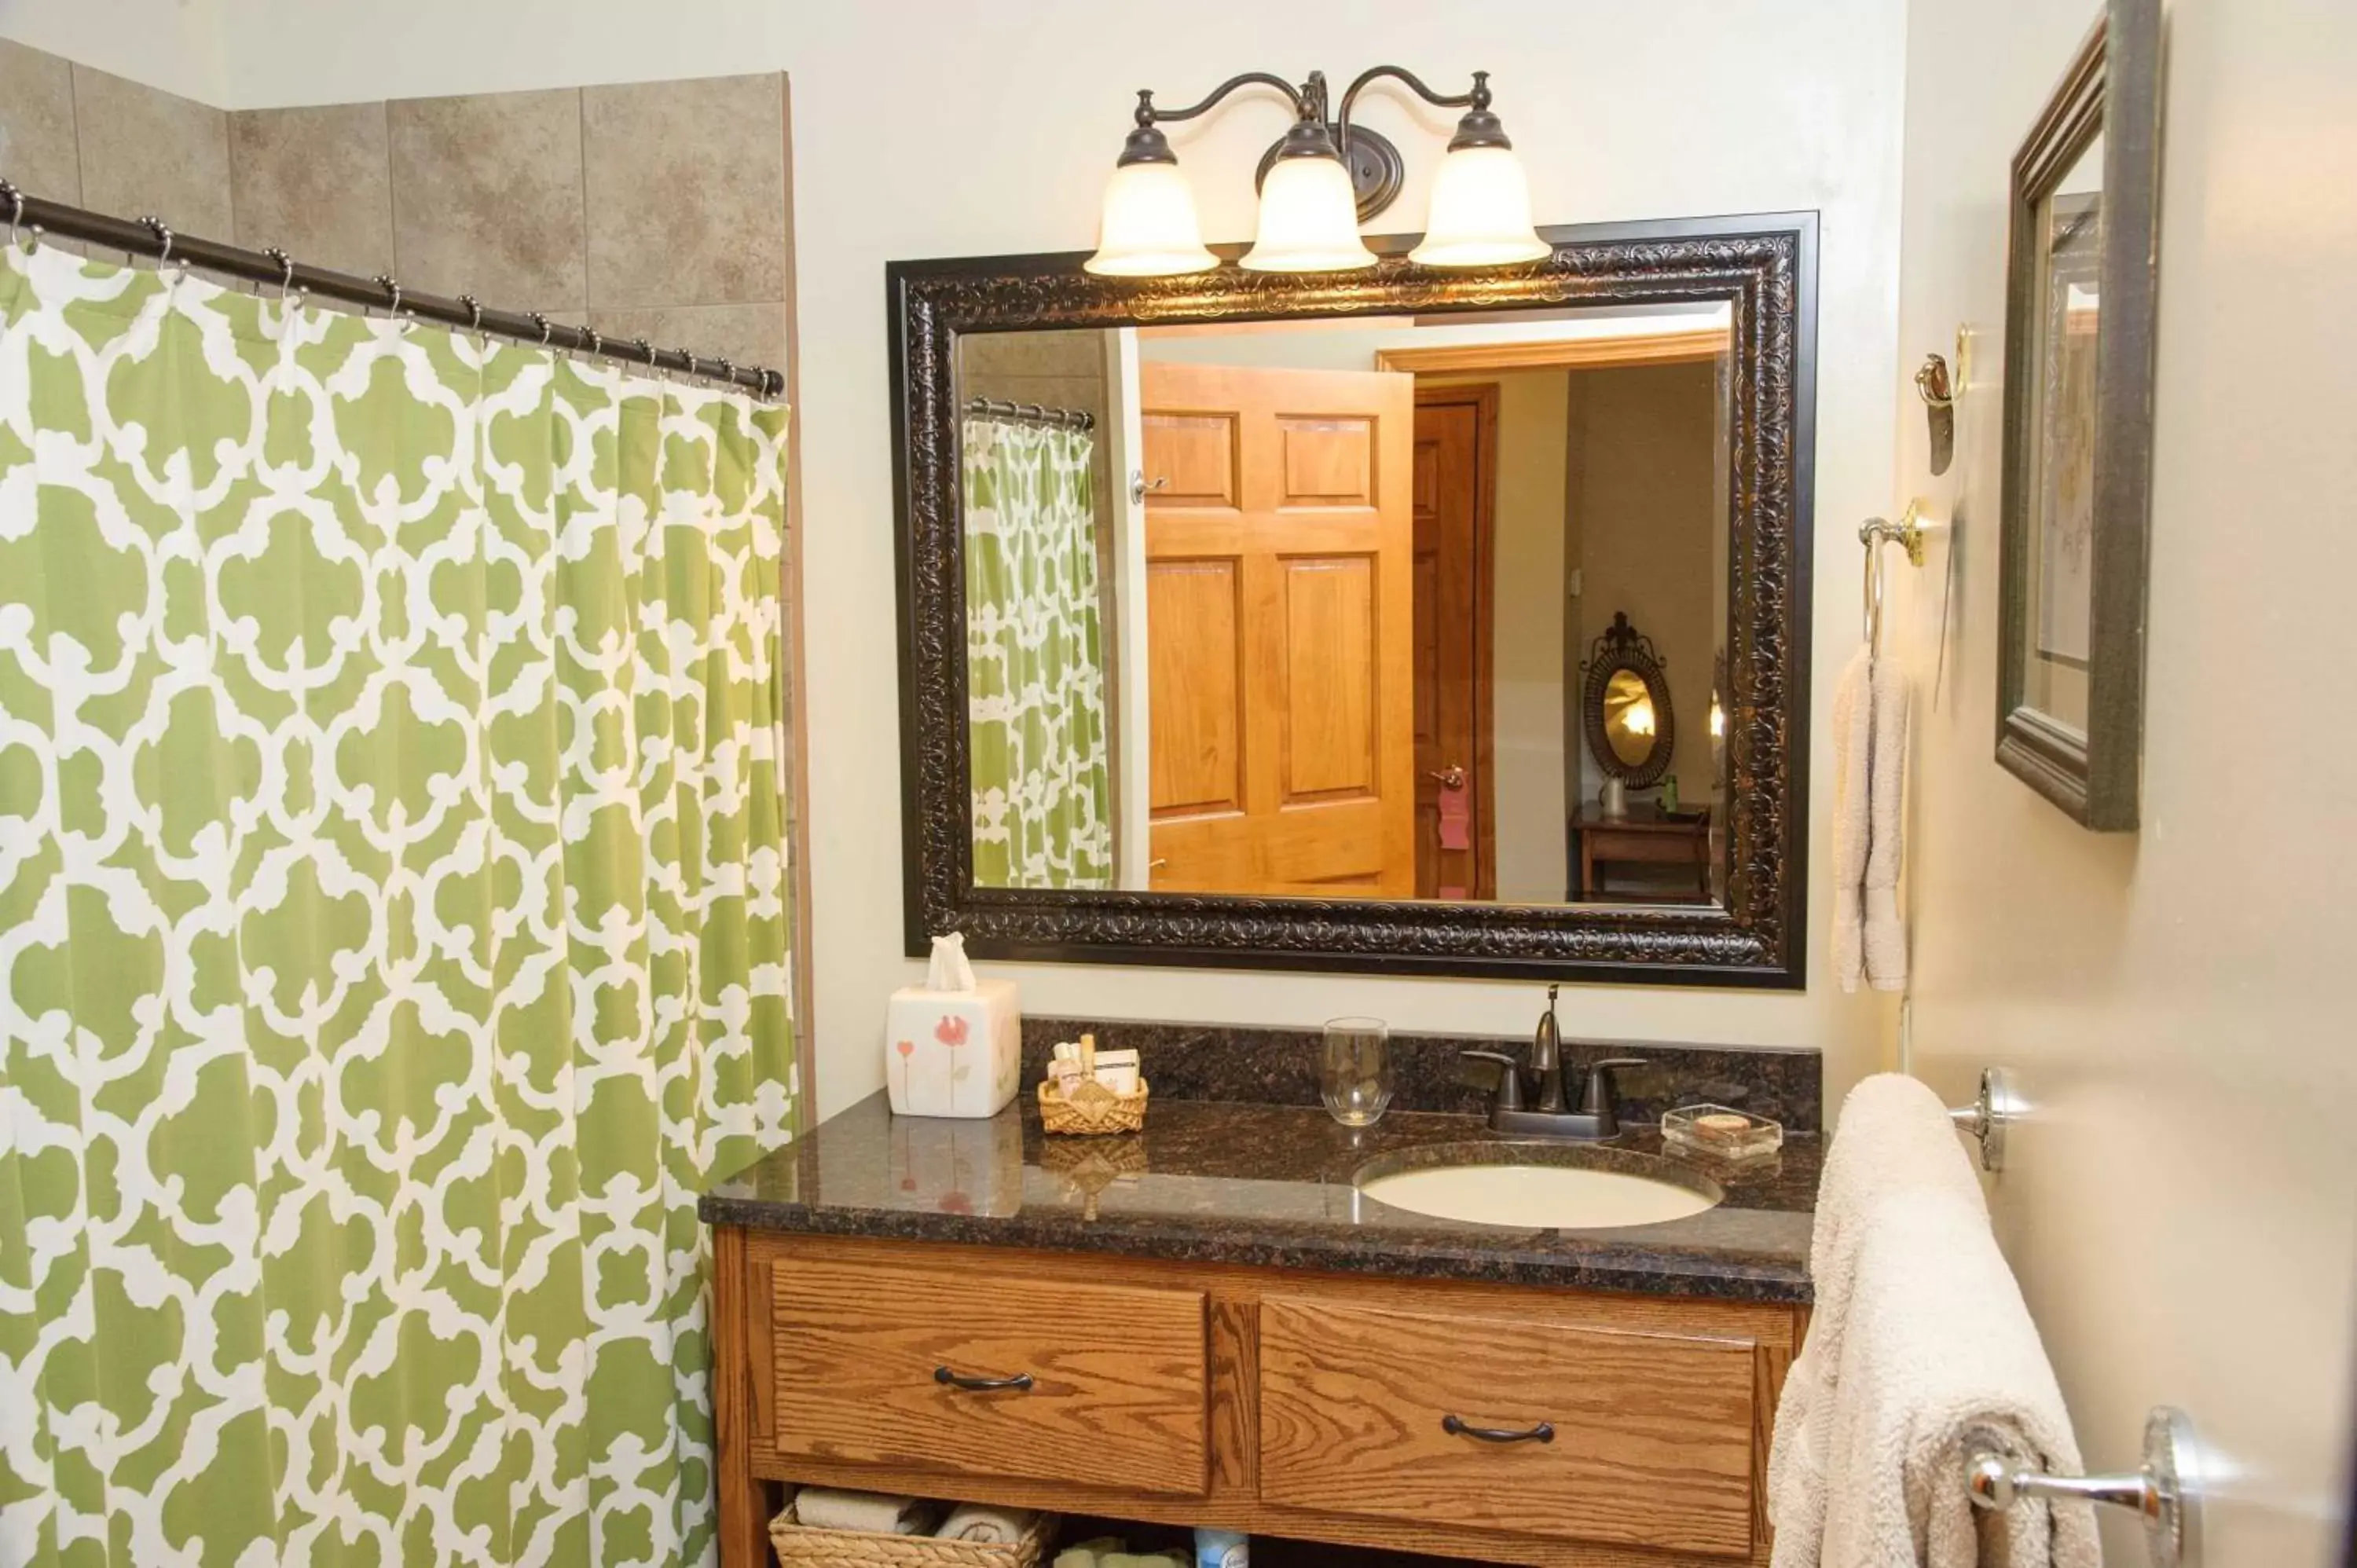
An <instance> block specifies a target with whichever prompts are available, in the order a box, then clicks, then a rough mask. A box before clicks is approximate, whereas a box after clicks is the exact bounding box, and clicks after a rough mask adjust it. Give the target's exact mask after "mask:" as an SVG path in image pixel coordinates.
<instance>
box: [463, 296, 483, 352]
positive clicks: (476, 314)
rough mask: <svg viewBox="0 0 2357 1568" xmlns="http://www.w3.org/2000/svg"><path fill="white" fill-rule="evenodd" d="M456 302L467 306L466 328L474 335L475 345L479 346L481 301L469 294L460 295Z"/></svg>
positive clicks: (481, 314) (481, 331)
mask: <svg viewBox="0 0 2357 1568" xmlns="http://www.w3.org/2000/svg"><path fill="white" fill-rule="evenodd" d="M458 303H459V304H461V305H463V306H466V307H467V330H468V331H469V332H471V333H473V334H474V335H475V345H476V347H477V348H480V347H481V346H482V342H483V303H482V301H480V300H479V299H477V298H476V297H475V296H474V295H471V294H462V295H459V296H458Z"/></svg>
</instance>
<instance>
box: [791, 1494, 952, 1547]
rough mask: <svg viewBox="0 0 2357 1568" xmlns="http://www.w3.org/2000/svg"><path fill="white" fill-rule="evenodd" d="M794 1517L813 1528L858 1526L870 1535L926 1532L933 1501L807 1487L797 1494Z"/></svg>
mask: <svg viewBox="0 0 2357 1568" xmlns="http://www.w3.org/2000/svg"><path fill="white" fill-rule="evenodd" d="M794 1518H795V1519H796V1520H800V1521H801V1522H802V1523H803V1524H806V1525H808V1526H810V1527H811V1528H812V1529H813V1530H861V1531H864V1532H865V1533H866V1534H869V1535H923V1534H924V1533H926V1531H927V1530H928V1529H929V1528H930V1527H931V1523H932V1518H933V1505H932V1504H931V1503H929V1502H927V1501H925V1500H924V1499H923V1498H904V1497H900V1496H899V1495H898V1494H896V1493H892V1492H849V1491H840V1490H837V1489H836V1488H835V1487H803V1488H802V1490H801V1491H799V1492H797V1493H795V1494H794Z"/></svg>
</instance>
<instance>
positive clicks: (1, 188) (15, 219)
mask: <svg viewBox="0 0 2357 1568" xmlns="http://www.w3.org/2000/svg"><path fill="white" fill-rule="evenodd" d="M0 196H5V197H6V198H7V199H8V248H9V249H10V250H12V251H13V250H15V249H16V230H17V228H18V226H19V225H21V224H22V223H23V222H24V221H25V193H24V192H23V191H21V190H18V189H17V188H16V186H15V185H13V184H11V183H10V182H9V181H7V180H5V179H0ZM34 232H35V233H36V234H38V233H39V232H40V231H39V230H38V229H36V230H35V231H34Z"/></svg>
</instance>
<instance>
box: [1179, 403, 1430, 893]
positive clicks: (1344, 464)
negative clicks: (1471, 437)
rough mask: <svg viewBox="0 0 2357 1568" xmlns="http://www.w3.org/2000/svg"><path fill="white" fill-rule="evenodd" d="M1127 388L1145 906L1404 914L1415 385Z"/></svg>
mask: <svg viewBox="0 0 2357 1568" xmlns="http://www.w3.org/2000/svg"><path fill="white" fill-rule="evenodd" d="M1139 380H1140V392H1141V398H1140V402H1141V405H1142V411H1143V418H1142V424H1143V430H1144V439H1145V459H1146V460H1145V465H1144V467H1145V472H1146V483H1147V486H1148V489H1147V492H1146V640H1147V645H1148V652H1147V689H1148V690H1147V704H1146V705H1147V711H1148V713H1149V715H1150V718H1149V721H1148V723H1149V737H1150V764H1149V767H1150V771H1151V773H1152V779H1153V789H1152V799H1153V829H1152V843H1153V854H1152V878H1151V882H1150V886H1153V887H1156V888H1157V889H1168V890H1171V891H1191V892H1217V893H1293V894H1330V893H1357V894H1361V895H1364V896H1368V897H1395V898H1404V897H1409V896H1410V895H1411V894H1412V893H1413V892H1414V890H1415V837H1414V834H1415V782H1414V779H1415V757H1414V751H1413V746H1412V743H1411V736H1410V725H1411V723H1412V719H1413V704H1412V700H1411V697H1410V694H1409V678H1410V663H1409V656H1410V650H1409V639H1410V636H1411V633H1412V628H1413V625H1414V615H1413V609H1412V600H1411V597H1410V581H1409V578H1410V571H1411V564H1410V553H1411V540H1412V530H1411V525H1410V521H1409V500H1408V493H1409V487H1408V479H1409V472H1410V462H1411V449H1412V443H1413V438H1414V423H1415V412H1414V410H1415V401H1414V399H1415V386H1414V380H1413V378H1412V377H1409V376H1407V375H1405V374H1401V373H1398V372H1394V371H1289V370H1262V369H1257V368H1246V367H1239V366H1227V365H1177V364H1157V363H1148V364H1146V365H1144V366H1141V367H1140V378H1139Z"/></svg>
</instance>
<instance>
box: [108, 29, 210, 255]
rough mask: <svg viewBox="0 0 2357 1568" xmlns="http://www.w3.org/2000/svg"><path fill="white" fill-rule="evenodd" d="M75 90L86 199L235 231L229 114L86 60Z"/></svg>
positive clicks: (178, 223) (192, 226)
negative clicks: (91, 65)
mask: <svg viewBox="0 0 2357 1568" xmlns="http://www.w3.org/2000/svg"><path fill="white" fill-rule="evenodd" d="M73 92H74V128H75V133H76V139H77V140H78V142H79V143H80V145H81V202H82V205H83V206H85V207H88V208H91V209H95V210H97V211H100V212H105V213H110V214H113V216H116V217H120V218H136V217H138V216H140V215H141V214H142V213H149V212H152V213H154V214H155V215H156V217H158V218H161V219H162V220H164V221H165V222H167V223H168V224H170V225H171V226H172V227H173V228H174V229H176V230H178V231H180V232H182V233H186V234H196V235H200V236H202V237H203V238H205V239H208V240H226V239H228V238H229V237H230V234H231V228H232V224H231V220H230V195H229V116H228V115H227V114H224V113H221V111H220V110H218V109H214V108H210V107H209V106H207V105H205V104H202V103H199V102H196V101H195V100H193V99H188V98H181V97H178V96H176V95H175V94H172V93H169V92H163V91H157V90H156V89H155V88H153V87H145V86H142V85H141V84H140V83H138V82H135V81H125V80H124V78H122V77H119V76H110V75H109V74H107V73H106V72H105V71H102V70H91V69H90V68H89V67H88V66H85V65H78V66H75V67H74V68H73Z"/></svg>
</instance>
